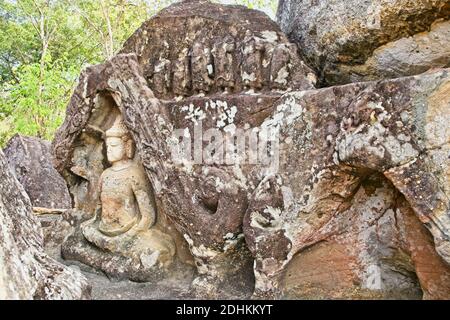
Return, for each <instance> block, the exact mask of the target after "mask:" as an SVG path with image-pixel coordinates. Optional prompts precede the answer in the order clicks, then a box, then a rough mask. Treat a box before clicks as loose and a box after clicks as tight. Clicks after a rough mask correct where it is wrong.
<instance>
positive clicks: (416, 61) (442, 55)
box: [277, 0, 450, 85]
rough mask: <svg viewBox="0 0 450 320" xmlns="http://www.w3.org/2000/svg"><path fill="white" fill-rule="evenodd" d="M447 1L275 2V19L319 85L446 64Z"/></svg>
mask: <svg viewBox="0 0 450 320" xmlns="http://www.w3.org/2000/svg"><path fill="white" fill-rule="evenodd" d="M449 19H450V1H448V0H432V1H428V0H393V1H386V0H375V1H359V0H350V1H349V0H338V1H330V0H318V1H312V0H280V2H279V7H278V14H277V20H278V22H279V23H280V26H281V29H282V30H283V31H284V32H285V33H286V35H287V36H288V37H289V39H291V40H292V41H294V42H296V43H297V44H298V46H299V50H300V51H301V53H302V56H303V57H304V58H305V61H306V62H307V63H308V64H309V65H310V66H312V67H314V68H315V69H316V70H317V72H318V75H319V79H320V80H321V83H322V84H323V85H333V84H345V83H349V82H357V81H367V80H379V79H386V78H397V77H402V76H409V75H416V74H420V73H422V72H425V71H427V70H429V69H432V68H439V67H448V66H449V65H450V43H449V41H448V39H449V37H450V21H449Z"/></svg>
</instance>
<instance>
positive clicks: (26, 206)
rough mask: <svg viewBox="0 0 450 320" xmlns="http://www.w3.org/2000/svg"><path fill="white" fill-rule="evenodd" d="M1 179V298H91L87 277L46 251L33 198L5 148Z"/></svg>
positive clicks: (1, 159)
mask: <svg viewBox="0 0 450 320" xmlns="http://www.w3.org/2000/svg"><path fill="white" fill-rule="evenodd" d="M0 181H1V183H0V235H1V237H0V265H1V268H0V299H12V300H16V299H27V300H29V299H43V300H47V299H48V300H61V299H88V298H90V286H89V284H88V282H87V279H86V278H85V277H84V276H83V275H82V274H81V273H80V272H78V271H76V270H73V269H71V268H68V267H66V266H64V265H63V264H61V263H59V262H57V261H56V260H54V259H53V258H51V257H50V256H48V255H47V254H46V253H45V251H44V248H43V235H42V230H41V229H40V225H39V223H38V221H37V220H36V218H35V217H34V216H33V213H32V207H31V202H30V199H29V197H28V196H27V194H26V193H25V190H24V189H23V187H22V185H21V184H20V183H19V181H18V180H17V179H16V178H15V177H14V175H13V174H12V172H11V171H10V169H9V166H8V164H7V161H6V158H5V156H4V154H3V152H2V151H0Z"/></svg>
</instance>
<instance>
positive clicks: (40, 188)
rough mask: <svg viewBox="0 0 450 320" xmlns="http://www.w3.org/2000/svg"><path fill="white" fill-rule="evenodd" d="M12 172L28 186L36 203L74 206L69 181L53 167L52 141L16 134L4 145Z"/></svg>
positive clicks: (55, 206) (30, 194)
mask: <svg viewBox="0 0 450 320" xmlns="http://www.w3.org/2000/svg"><path fill="white" fill-rule="evenodd" d="M4 153H5V156H6V159H7V161H8V164H9V166H10V167H11V169H12V172H13V174H14V175H15V176H16V178H17V179H18V180H19V182H20V183H21V184H22V185H23V187H24V188H25V191H26V193H27V194H28V196H29V197H30V200H31V203H32V205H33V207H40V208H49V209H69V208H71V207H72V200H71V198H70V194H69V190H68V189H67V185H66V182H65V181H64V179H63V178H62V177H61V176H60V175H59V173H58V172H57V171H56V170H55V168H53V165H52V155H51V153H50V142H48V141H44V140H41V139H39V138H34V137H25V136H21V135H15V136H14V137H12V138H11V140H10V141H9V142H8V144H7V145H6V147H5V149H4Z"/></svg>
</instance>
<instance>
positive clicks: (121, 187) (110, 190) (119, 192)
mask: <svg viewBox="0 0 450 320" xmlns="http://www.w3.org/2000/svg"><path fill="white" fill-rule="evenodd" d="M140 179H141V174H140V170H139V168H138V167H137V165H136V164H135V163H133V162H130V163H129V165H128V166H126V167H123V168H109V169H106V170H105V171H104V172H103V174H102V177H101V196H100V200H101V204H102V212H101V220H100V225H99V229H100V231H101V232H103V233H104V234H107V235H112V236H113V235H117V234H121V233H124V232H126V231H128V230H129V229H130V228H131V227H132V226H134V225H135V224H136V223H137V221H138V220H139V218H140V213H139V206H138V204H137V202H136V198H135V195H134V190H136V186H137V185H139V183H140V181H139V180H140Z"/></svg>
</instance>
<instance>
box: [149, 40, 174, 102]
mask: <svg viewBox="0 0 450 320" xmlns="http://www.w3.org/2000/svg"><path fill="white" fill-rule="evenodd" d="M168 58H169V45H168V44H167V45H166V44H165V45H164V50H162V52H161V55H160V57H159V60H158V62H157V63H156V65H155V67H154V71H153V74H152V84H153V86H152V88H153V90H154V91H155V92H156V93H157V94H159V95H165V94H167V93H168V92H169V90H170V71H171V66H172V62H171V61H170V60H169V59H168Z"/></svg>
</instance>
